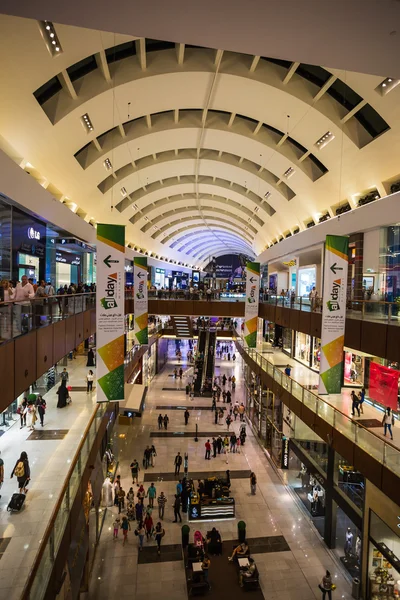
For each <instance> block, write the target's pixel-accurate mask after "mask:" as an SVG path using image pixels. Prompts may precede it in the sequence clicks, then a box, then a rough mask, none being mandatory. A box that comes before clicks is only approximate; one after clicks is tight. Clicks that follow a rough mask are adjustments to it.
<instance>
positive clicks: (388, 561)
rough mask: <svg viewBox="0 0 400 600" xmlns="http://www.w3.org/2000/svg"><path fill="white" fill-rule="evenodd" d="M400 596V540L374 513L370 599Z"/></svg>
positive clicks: (369, 563)
mask: <svg viewBox="0 0 400 600" xmlns="http://www.w3.org/2000/svg"><path fill="white" fill-rule="evenodd" d="M399 595H400V538H399V536H398V535H396V533H394V532H393V531H392V530H391V529H390V527H388V526H387V525H386V523H384V522H383V521H382V519H380V518H379V517H378V516H377V515H376V514H375V513H374V512H373V511H371V513H370V544H369V552H368V598H369V600H383V599H385V600H386V599H387V598H397V597H399Z"/></svg>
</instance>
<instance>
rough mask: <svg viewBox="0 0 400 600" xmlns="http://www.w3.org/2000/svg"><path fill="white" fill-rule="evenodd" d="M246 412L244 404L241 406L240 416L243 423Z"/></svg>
mask: <svg viewBox="0 0 400 600" xmlns="http://www.w3.org/2000/svg"><path fill="white" fill-rule="evenodd" d="M244 411H245V408H244V404H243V402H242V403H241V405H240V406H239V416H240V420H241V421H244Z"/></svg>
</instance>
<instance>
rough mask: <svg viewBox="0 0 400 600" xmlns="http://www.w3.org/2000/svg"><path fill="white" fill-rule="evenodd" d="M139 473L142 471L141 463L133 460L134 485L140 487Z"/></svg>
mask: <svg viewBox="0 0 400 600" xmlns="http://www.w3.org/2000/svg"><path fill="white" fill-rule="evenodd" d="M139 471H140V467H139V463H138V461H137V460H136V458H134V459H133V462H131V473H132V483H133V484H135V483H136V484H137V485H139Z"/></svg>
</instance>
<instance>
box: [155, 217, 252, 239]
mask: <svg viewBox="0 0 400 600" xmlns="http://www.w3.org/2000/svg"><path fill="white" fill-rule="evenodd" d="M204 218H205V219H206V221H207V223H208V222H211V225H212V224H214V223H213V222H214V221H216V222H217V223H216V224H217V225H218V224H219V223H226V224H227V225H229V226H230V227H235V228H236V231H235V229H233V233H236V235H237V236H238V237H239V238H240V235H243V236H244V237H245V238H247V240H248V241H249V242H253V241H254V235H252V234H251V233H250V232H249V231H247V230H246V229H244V228H243V227H240V226H238V225H236V224H235V223H232V221H229V220H228V219H224V218H222V217H214V216H212V215H205V216H204ZM199 220H202V217H200V216H191V217H184V218H182V219H176V220H175V221H171V222H170V223H167V224H166V225H164V226H163V227H160V228H159V229H157V230H156V231H155V232H154V233H153V234H152V235H151V237H152V238H153V240H156V239H157V238H158V237H160V236H161V235H162V234H163V233H165V232H167V231H168V230H169V229H171V227H176V226H177V225H179V224H180V223H182V224H183V223H188V222H189V221H199ZM203 227H204V229H205V230H206V226H205V224H204V223H203ZM231 231H232V230H231ZM174 235H175V233H171V234H169V235H168V236H167V237H164V239H162V240H161V243H162V244H165V243H166V242H167V241H168V240H169V239H170V238H171V237H173V236H174Z"/></svg>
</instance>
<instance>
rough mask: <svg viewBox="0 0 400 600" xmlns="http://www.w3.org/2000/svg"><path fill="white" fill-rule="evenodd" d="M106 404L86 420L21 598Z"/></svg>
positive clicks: (26, 594) (25, 598)
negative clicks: (93, 426) (95, 423)
mask: <svg viewBox="0 0 400 600" xmlns="http://www.w3.org/2000/svg"><path fill="white" fill-rule="evenodd" d="M106 406H107V403H104V404H97V405H96V408H95V409H94V411H93V414H92V416H91V418H90V420H89V422H88V424H87V426H86V428H85V431H84V433H83V435H82V439H81V441H80V443H79V446H78V448H77V450H76V452H75V455H74V458H73V460H72V462H71V466H70V468H69V469H68V473H67V476H66V477H65V480H64V484H63V487H62V489H61V492H60V494H59V496H58V499H57V502H56V504H55V506H54V509H53V511H52V513H51V517H50V521H49V523H48V525H47V527H46V530H45V532H44V534H43V537H42V540H41V544H40V546H39V549H38V552H37V554H36V557H35V560H34V563H33V565H32V568H31V570H30V572H29V575H28V579H27V581H26V583H25V586H24V589H23V592H22V596H21V597H22V598H23V600H28V599H29V597H30V596H29V594H30V591H31V588H32V585H33V583H34V580H35V577H36V574H37V572H38V569H39V566H40V563H41V560H42V558H43V554H44V552H45V550H46V548H47V544H48V543H49V541H50V538H51V535H52V532H53V530H54V524H55V522H56V518H57V515H58V514H59V512H60V510H61V508H62V503H63V501H64V497H65V494H66V492H67V490H68V486H69V484H70V481H71V479H72V476H73V473H74V470H75V468H76V466H77V464H78V463H79V459H80V455H81V452H82V449H83V447H84V445H85V443H86V442H87V438H88V434H89V432H90V429H91V427H92V425H93V423H94V421H95V420H96V418H97V417H98V416H103V415H104V412H105V408H106ZM100 410H102V411H103V412H102V414H101V415H100V414H98V413H100ZM81 469H82V470H84V467H83V465H82V466H81ZM73 500H74V499H73V498H70V505H72V503H73ZM44 592H45V590H43V593H44Z"/></svg>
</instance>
